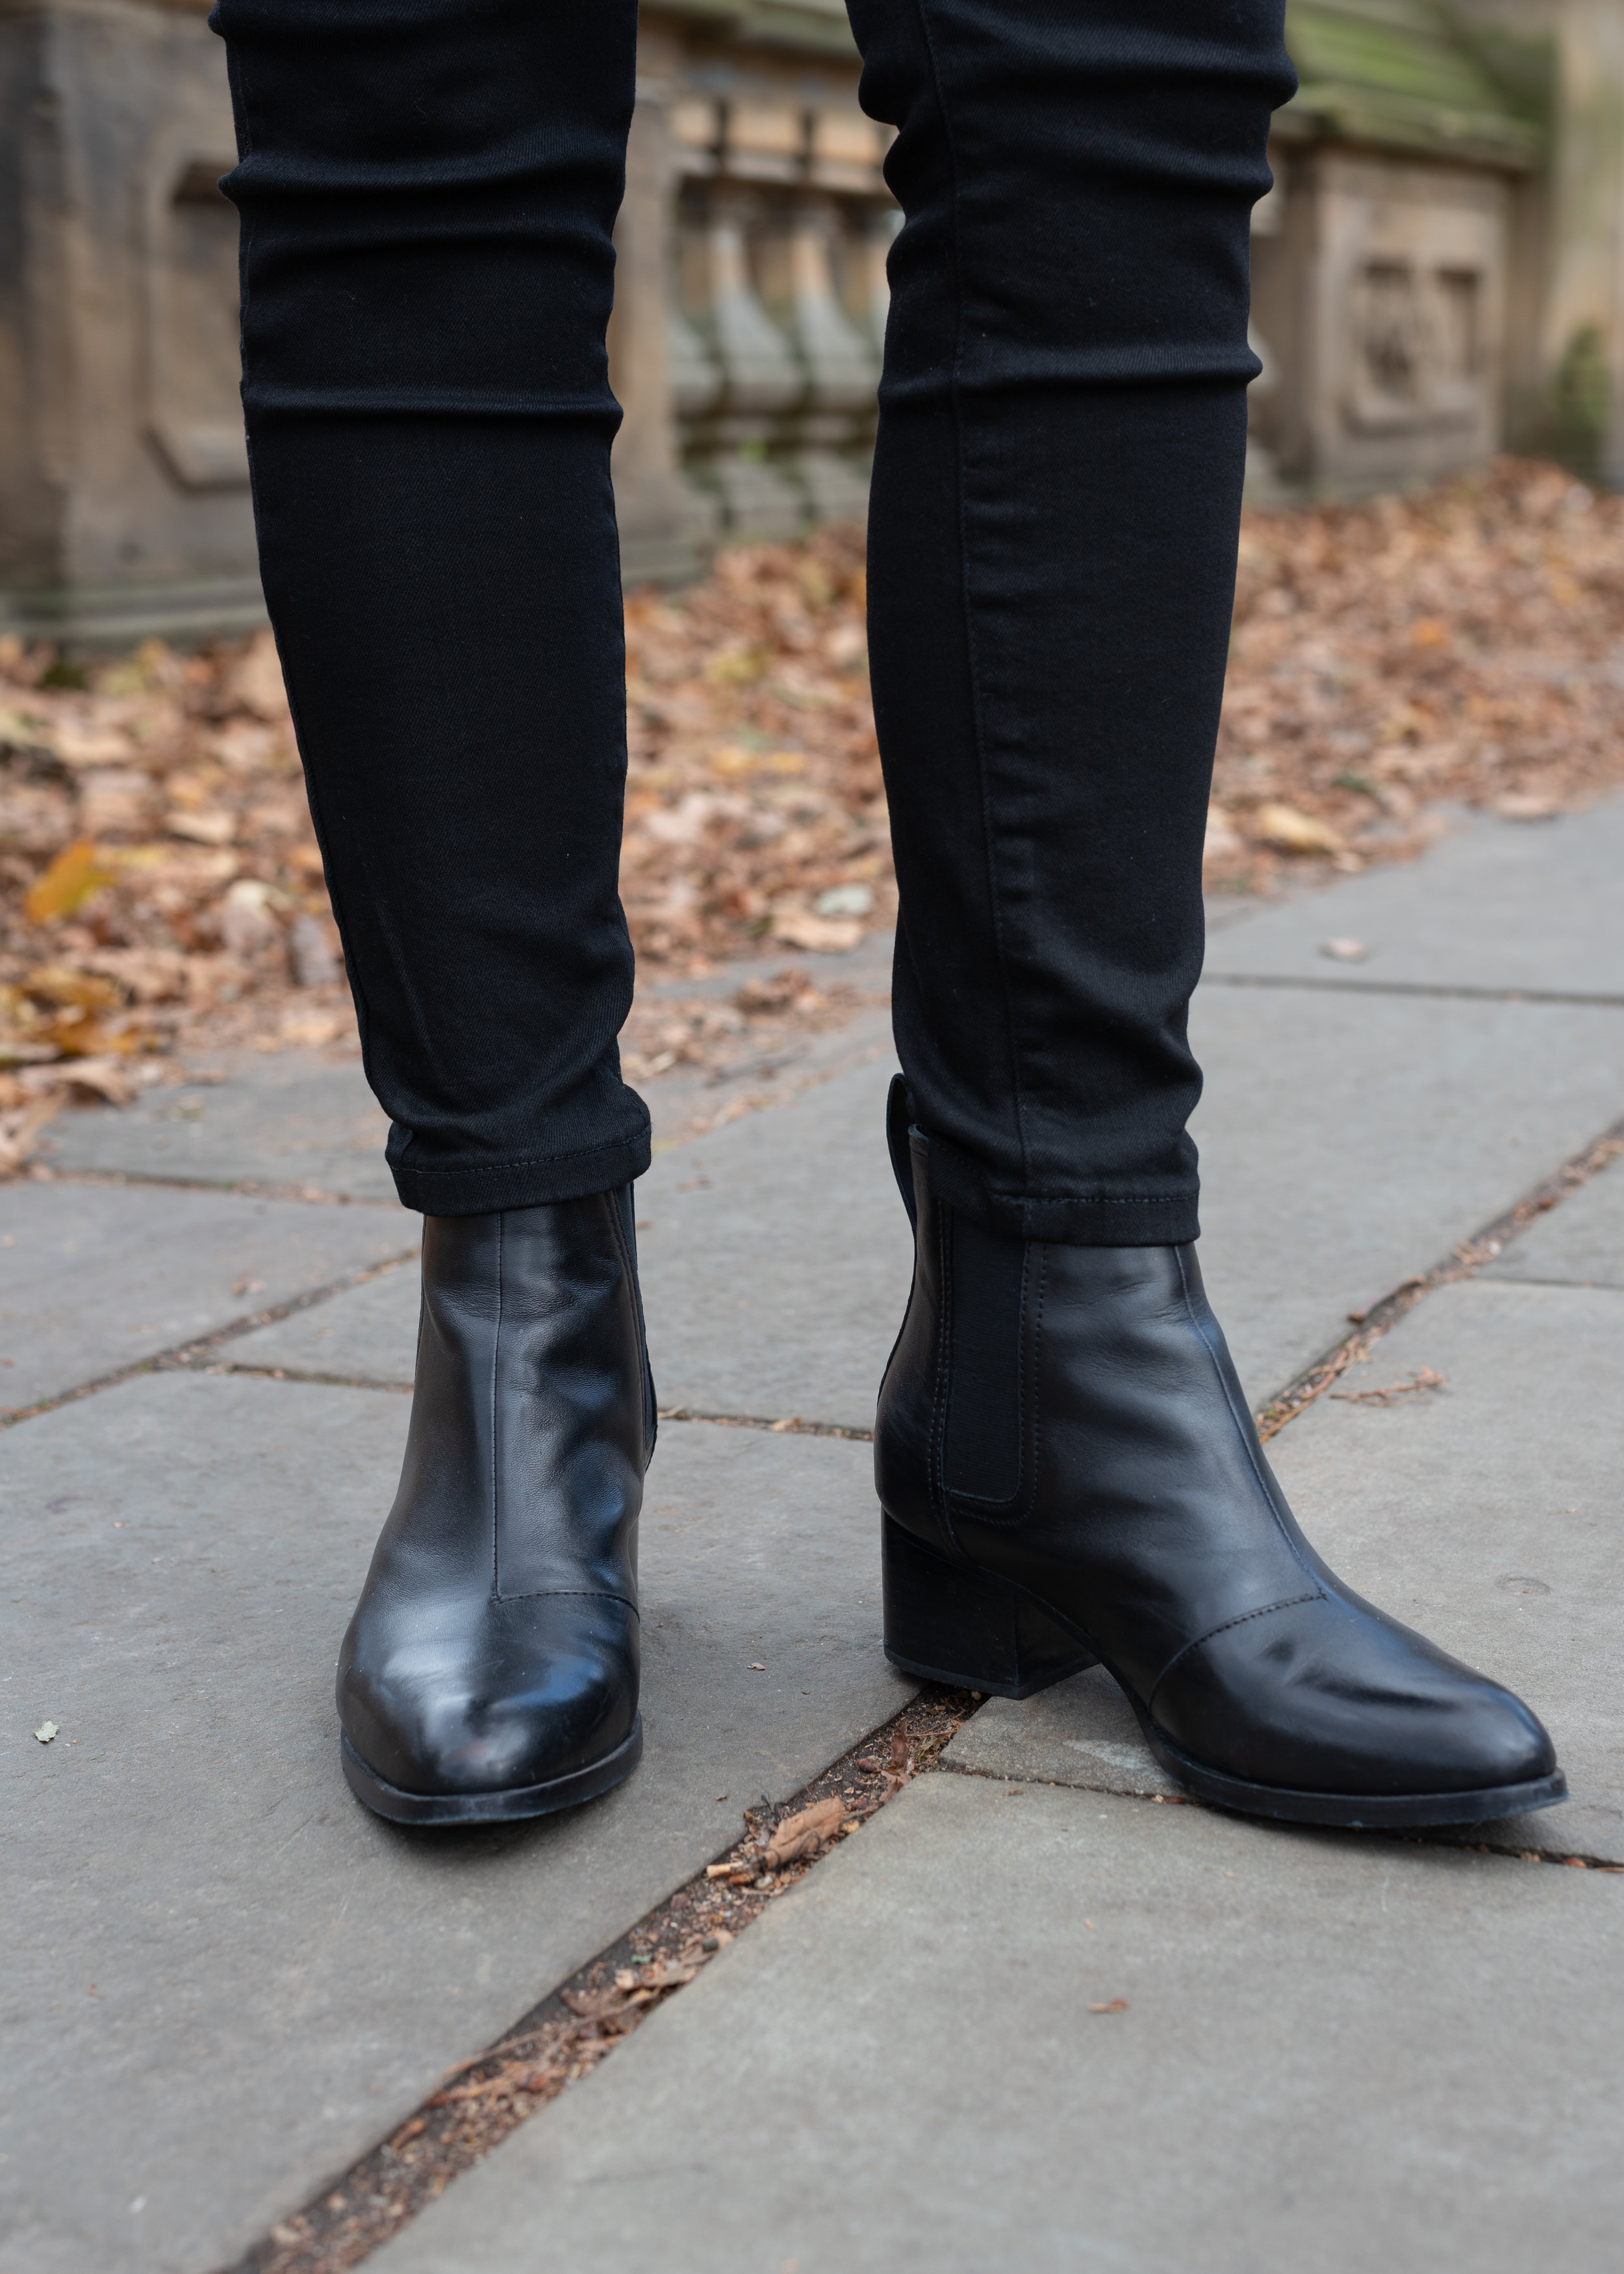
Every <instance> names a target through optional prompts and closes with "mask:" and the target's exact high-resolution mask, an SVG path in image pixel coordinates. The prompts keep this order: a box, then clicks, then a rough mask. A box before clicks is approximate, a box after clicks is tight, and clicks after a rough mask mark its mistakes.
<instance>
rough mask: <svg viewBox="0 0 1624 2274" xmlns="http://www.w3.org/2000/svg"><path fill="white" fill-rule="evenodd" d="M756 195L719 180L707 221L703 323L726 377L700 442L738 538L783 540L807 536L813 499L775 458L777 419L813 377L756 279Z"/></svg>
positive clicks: (703, 463) (701, 471)
mask: <svg viewBox="0 0 1624 2274" xmlns="http://www.w3.org/2000/svg"><path fill="white" fill-rule="evenodd" d="M757 211H758V208H757V205H756V199H755V197H754V195H753V194H752V193H751V192H748V191H741V190H738V189H734V188H733V187H731V186H728V185H726V184H718V186H717V187H716V189H715V190H714V191H713V192H711V198H710V200H709V206H708V211H707V213H706V215H705V218H704V224H703V242H702V248H701V249H702V252H703V260H702V263H701V266H702V270H703V284H704V299H703V307H702V308H700V309H699V310H698V311H696V312H695V324H696V327H697V328H698V330H699V331H700V333H701V335H702V336H703V340H704V342H705V344H706V346H707V347H708V348H709V349H710V350H711V352H712V354H713V355H714V356H715V358H716V361H717V363H718V365H719V366H720V369H721V373H722V380H723V385H722V394H721V400H720V403H719V406H718V414H717V415H716V416H715V417H714V418H711V420H710V421H709V422H708V425H707V426H706V427H705V428H703V429H702V430H701V432H700V433H698V434H697V435H696V437H695V478H697V479H700V480H703V481H704V482H705V483H706V484H707V485H708V486H711V488H713V489H714V490H715V492H716V493H717V494H718V496H719V498H720V500H721V502H722V508H723V513H724V516H725V518H726V526H727V534H728V535H729V536H730V537H731V538H765V539H769V540H773V541H782V540H784V539H786V538H792V537H795V536H797V535H799V534H800V532H801V529H802V528H803V526H804V525H805V523H806V519H807V507H806V501H805V498H804V496H803V495H802V493H801V491H800V490H799V489H798V488H797V487H796V486H794V484H793V482H792V481H790V480H789V479H787V478H786V475H785V473H784V472H783V471H781V470H780V468H779V467H778V466H777V465H776V464H774V463H772V462H771V459H770V457H769V455H768V450H769V445H770V444H771V442H772V440H774V438H775V434H776V432H777V429H778V422H779V421H780V420H781V419H782V418H784V416H785V415H786V413H787V412H789V411H790V410H793V409H794V408H795V406H796V405H797V404H798V403H800V401H801V397H802V395H803V394H804V393H805V390H806V380H805V377H804V374H803V373H802V371H801V365H800V364H799V363H798V362H797V360H796V358H795V355H794V352H793V349H792V348H791V345H790V343H789V342H788V340H786V337H785V335H784V334H783V333H782V332H781V331H780V330H779V329H778V326H777V325H776V324H775V323H774V322H773V321H772V320H771V317H770V316H769V315H768V313H767V312H766V310H765V309H764V308H763V305H762V304H761V300H760V298H759V297H758V295H757V293H756V284H755V280H754V278H753V276H752V275H751V273H750V260H749V252H748V230H749V229H750V227H751V226H752V224H753V223H754V222H756V218H757Z"/></svg>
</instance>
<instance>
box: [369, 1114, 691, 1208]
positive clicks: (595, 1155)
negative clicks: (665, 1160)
mask: <svg viewBox="0 0 1624 2274" xmlns="http://www.w3.org/2000/svg"><path fill="white" fill-rule="evenodd" d="M650 1157H651V1156H650V1133H649V1131H648V1130H646V1129H644V1130H642V1131H640V1132H639V1133H638V1134H637V1135H636V1136H635V1137H628V1138H627V1139H625V1140H624V1141H622V1142H621V1143H620V1144H618V1145H599V1146H595V1147H594V1148H592V1150H591V1151H590V1152H587V1153H562V1154H560V1155H558V1156H555V1157H553V1158H552V1159H547V1158H541V1159H538V1160H530V1161H505V1162H493V1163H491V1164H490V1165H489V1166H488V1167H487V1166H485V1165H483V1164H482V1165H481V1166H479V1167H478V1168H470V1169H411V1168H406V1167H404V1166H402V1165H400V1164H398V1163H395V1162H393V1161H392V1162H391V1163H389V1171H390V1174H391V1175H392V1176H393V1177H394V1178H395V1191H396V1192H397V1193H399V1194H400V1199H401V1205H402V1208H409V1209H416V1210H417V1213H418V1215H419V1216H494V1215H495V1214H496V1213H497V1212H498V1211H499V1210H500V1209H520V1208H545V1207H546V1206H547V1205H548V1203H549V1202H550V1201H579V1200H585V1199H586V1198H587V1196H588V1195H589V1194H590V1193H608V1192H615V1191H618V1190H619V1188H620V1186H622V1185H628V1184H630V1183H631V1181H632V1179H633V1178H635V1177H641V1176H642V1175H643V1172H644V1171H646V1169H647V1168H648V1165H649V1162H650Z"/></svg>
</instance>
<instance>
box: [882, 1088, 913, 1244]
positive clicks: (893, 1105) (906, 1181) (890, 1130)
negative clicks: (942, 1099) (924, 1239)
mask: <svg viewBox="0 0 1624 2274" xmlns="http://www.w3.org/2000/svg"><path fill="white" fill-rule="evenodd" d="M885 1143H886V1146H887V1148H888V1149H889V1151H890V1153H891V1174H892V1175H893V1176H894V1177H895V1178H896V1179H897V1190H898V1192H899V1193H901V1194H902V1205H903V1207H904V1208H905V1209H906V1210H907V1212H908V1222H909V1224H912V1225H913V1227H914V1231H918V1230H919V1221H918V1212H917V1210H916V1209H915V1208H914V1156H913V1154H912V1152H911V1150H910V1149H909V1146H908V1086H907V1084H906V1081H904V1080H903V1079H902V1076H901V1075H900V1074H899V1073H894V1074H892V1076H891V1090H890V1093H889V1095H888V1096H887V1097H886V1100H885Z"/></svg>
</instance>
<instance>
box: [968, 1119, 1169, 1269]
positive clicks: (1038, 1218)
mask: <svg viewBox="0 0 1624 2274" xmlns="http://www.w3.org/2000/svg"><path fill="white" fill-rule="evenodd" d="M929 1164H930V1166H929V1174H930V1189H931V1192H932V1193H933V1194H934V1195H935V1197H936V1199H937V1200H939V1201H945V1202H946V1203H947V1205H948V1207H949V1208H951V1209H955V1210H956V1211H957V1212H958V1214H959V1215H960V1216H964V1217H966V1219H967V1220H968V1221H969V1222H970V1223H971V1224H976V1225H978V1226H979V1227H980V1229H981V1231H990V1232H992V1233H994V1234H996V1235H997V1236H998V1237H1000V1238H1002V1239H1049V1240H1053V1241H1055V1242H1056V1244H1057V1245H1059V1246H1062V1247H1182V1246H1185V1245H1186V1244H1187V1243H1189V1242H1190V1241H1192V1240H1196V1239H1199V1238H1200V1236H1201V1225H1200V1220H1199V1215H1198V1201H1199V1193H1197V1192H1195V1191H1193V1190H1192V1191H1190V1192H1187V1193H1147V1194H1139V1193H1066V1194H1062V1195H1058V1196H1056V1195H1053V1194H1046V1193H1040V1194H1035V1195H1033V1196H1027V1195H1025V1194H1022V1193H1001V1192H997V1191H996V1190H994V1188H993V1187H992V1186H991V1185H989V1182H988V1181H987V1178H985V1176H984V1175H983V1174H982V1172H981V1170H980V1169H979V1168H978V1167H977V1165H976V1163H974V1161H972V1160H971V1159H970V1158H969V1156H967V1155H966V1154H964V1153H961V1152H959V1149H958V1148H957V1147H956V1146H952V1145H948V1144H946V1143H944V1141H943V1140H942V1139H941V1138H939V1137H933V1138H932V1139H931V1140H930V1148H929Z"/></svg>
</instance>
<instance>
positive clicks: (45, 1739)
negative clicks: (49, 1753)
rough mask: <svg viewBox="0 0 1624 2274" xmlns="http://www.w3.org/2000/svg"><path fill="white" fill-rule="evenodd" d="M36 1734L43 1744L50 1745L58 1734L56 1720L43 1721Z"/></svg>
mask: <svg viewBox="0 0 1624 2274" xmlns="http://www.w3.org/2000/svg"><path fill="white" fill-rule="evenodd" d="M34 1736H36V1737H37V1738H38V1739H39V1741H40V1743H41V1744H42V1745H49V1743H50V1741H51V1739H52V1738H53V1737H54V1736H56V1723H55V1722H54V1721H41V1724H40V1726H39V1728H37V1729H36V1730H35V1731H34Z"/></svg>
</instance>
